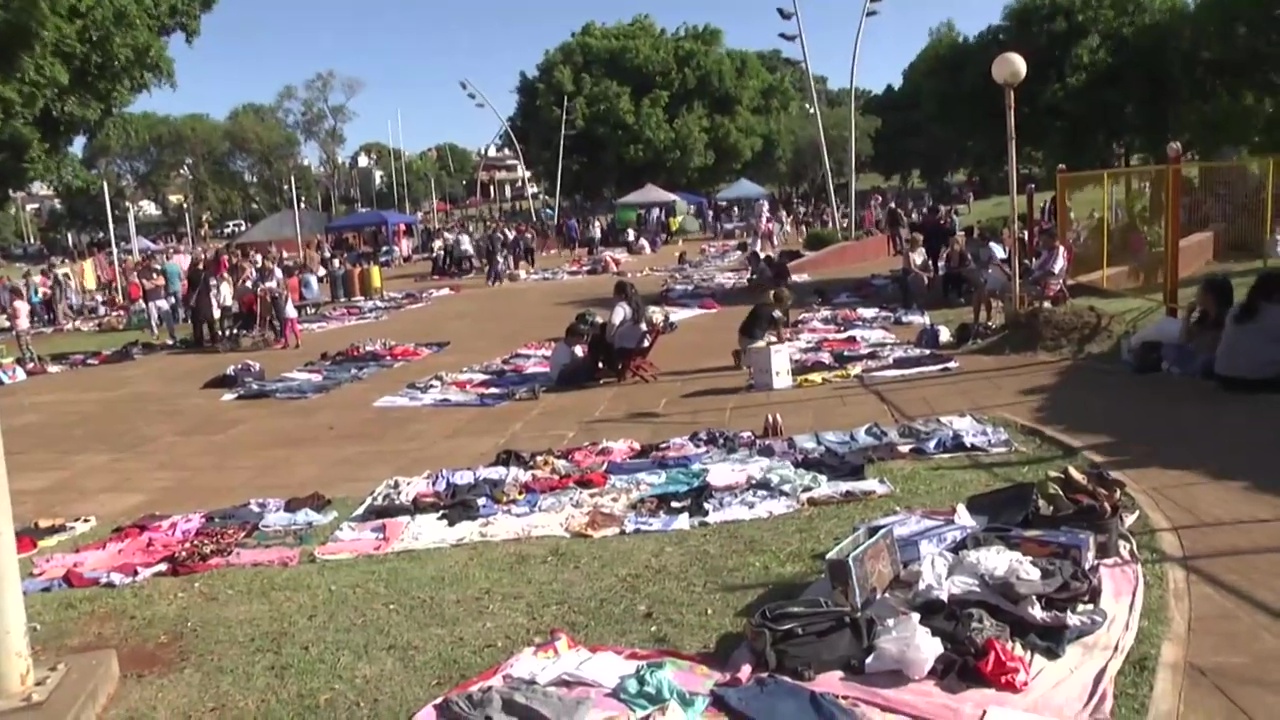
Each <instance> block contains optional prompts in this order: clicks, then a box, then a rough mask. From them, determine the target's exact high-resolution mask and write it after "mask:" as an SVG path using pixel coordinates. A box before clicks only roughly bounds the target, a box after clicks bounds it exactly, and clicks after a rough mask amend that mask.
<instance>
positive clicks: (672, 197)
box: [618, 183, 683, 207]
mask: <svg viewBox="0 0 1280 720" xmlns="http://www.w3.org/2000/svg"><path fill="white" fill-rule="evenodd" d="M681 202H683V201H682V200H681V199H680V196H679V195H676V194H675V193H670V192H667V191H666V190H663V189H662V188H660V187H658V186H657V185H654V184H653V183H648V184H647V185H645V186H644V187H642V188H640V189H639V190H636V191H635V192H633V193H629V194H627V195H623V196H622V197H620V198H618V205H630V206H637V207H639V206H645V205H668V204H671V203H681Z"/></svg>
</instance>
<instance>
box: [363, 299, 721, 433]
mask: <svg viewBox="0 0 1280 720" xmlns="http://www.w3.org/2000/svg"><path fill="white" fill-rule="evenodd" d="M707 304H708V305H709V307H664V306H656V305H655V306H650V307H648V308H646V309H645V315H646V322H648V323H650V324H655V323H660V325H659V326H665V330H664V332H670V331H671V330H672V329H674V328H675V326H676V323H678V322H679V321H681V320H686V319H688V318H691V317H694V316H697V315H703V314H706V313H712V312H716V311H717V310H718V309H719V306H718V305H716V304H715V303H714V302H710V301H708V303H707ZM593 314H594V313H593ZM555 345H556V343H555V342H554V341H546V342H531V343H525V344H524V345H521V346H520V347H519V348H517V349H516V350H515V352H513V353H511V354H509V355H506V356H505V357H500V358H496V359H494V360H490V361H488V362H485V363H480V364H479V365H471V366H469V367H466V368H463V369H462V370H460V371H458V372H445V373H436V374H434V375H432V376H430V377H426V378H423V379H421V380H416V381H414V382H411V383H409V384H408V385H407V386H405V388H404V389H403V390H400V391H399V392H397V393H396V394H395V395H386V396H384V397H381V398H378V399H377V400H376V401H375V402H374V403H373V406H374V407H386V408H406V407H497V406H499V405H505V404H507V403H509V402H512V401H514V400H525V399H533V398H535V397H538V396H540V393H541V391H542V389H543V388H547V387H551V386H552V385H553V384H554V383H553V382H552V379H551V372H550V371H551V365H550V362H549V361H550V358H551V351H552V349H553V348H554V347H555Z"/></svg>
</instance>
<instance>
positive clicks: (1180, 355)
mask: <svg viewBox="0 0 1280 720" xmlns="http://www.w3.org/2000/svg"><path fill="white" fill-rule="evenodd" d="M1233 304H1235V288H1233V287H1232V286H1231V280H1229V279H1227V278H1226V277H1225V276H1222V275H1210V276H1208V277H1206V278H1205V279H1204V280H1203V281H1201V282H1200V287H1199V289H1197V290H1196V298H1195V300H1192V301H1191V302H1190V303H1188V304H1187V308H1186V310H1185V311H1183V314H1182V325H1181V327H1180V328H1179V330H1178V342H1176V343H1165V344H1164V347H1163V348H1162V352H1163V355H1164V362H1165V364H1166V365H1168V366H1169V369H1170V370H1173V371H1174V372H1177V373H1179V374H1182V375H1190V376H1192V377H1209V376H1210V375H1212V374H1213V358H1214V355H1215V354H1217V352H1218V342H1219V340H1221V339H1222V329H1223V327H1224V326H1225V325H1226V323H1227V313H1229V312H1230V311H1231V306H1232V305H1233Z"/></svg>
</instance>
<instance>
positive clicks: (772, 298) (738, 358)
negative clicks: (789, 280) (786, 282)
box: [733, 288, 791, 368]
mask: <svg viewBox="0 0 1280 720" xmlns="http://www.w3.org/2000/svg"><path fill="white" fill-rule="evenodd" d="M790 310H791V293H790V292H789V291H788V290H786V289H785V288H778V289H777V290H774V291H773V292H771V293H769V300H768V302H762V303H757V304H756V305H754V306H752V308H751V310H750V311H748V312H747V316H746V317H745V318H743V319H742V324H741V325H739V326H738V347H737V349H736V350H734V351H733V366H734V367H735V368H741V367H742V361H743V359H744V357H745V355H746V352H747V350H749V349H750V348H758V347H764V346H766V345H768V344H769V341H770V339H773V340H775V341H778V340H782V339H783V337H784V336H785V335H786V331H787V326H788V325H789V324H790V322H789V320H790V316H789V313H790Z"/></svg>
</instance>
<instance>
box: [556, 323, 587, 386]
mask: <svg viewBox="0 0 1280 720" xmlns="http://www.w3.org/2000/svg"><path fill="white" fill-rule="evenodd" d="M586 342H587V332H586V330H585V329H583V327H582V326H581V325H578V324H577V323H574V324H573V325H570V326H569V327H567V328H565V330H564V338H563V339H562V340H560V342H558V343H556V345H555V347H554V348H552V350H551V358H550V360H549V361H548V365H549V366H550V367H549V370H550V372H551V381H552V382H553V383H555V385H556V387H562V388H570V387H579V386H582V385H586V384H587V383H589V382H591V381H592V380H594V379H595V378H596V370H597V367H598V366H597V365H596V363H595V362H594V361H592V360H590V359H589V358H588V357H587V356H586V349H585V346H586Z"/></svg>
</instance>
